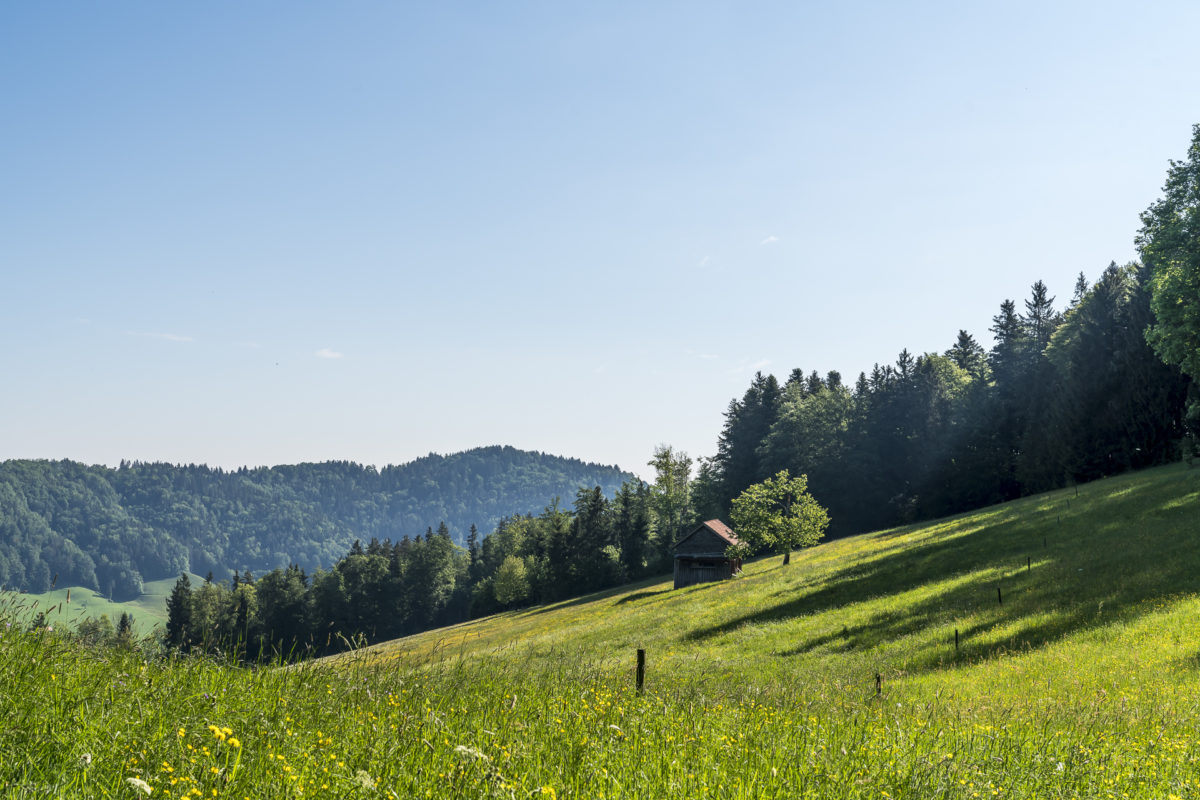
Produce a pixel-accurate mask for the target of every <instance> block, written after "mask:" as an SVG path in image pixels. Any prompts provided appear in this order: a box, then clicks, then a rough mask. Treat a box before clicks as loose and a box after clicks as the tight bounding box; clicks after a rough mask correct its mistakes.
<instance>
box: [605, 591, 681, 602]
mask: <svg viewBox="0 0 1200 800" xmlns="http://www.w3.org/2000/svg"><path fill="white" fill-rule="evenodd" d="M672 591H673V590H672V589H659V590H658V591H654V592H651V591H645V592H634V593H633V594H627V595H625V596H624V597H622V598H621V599H620V600H618V601H617V602H615V603H613V605H615V606H622V605H625V604H626V603H634V602H637V601H638V600H645V599H647V598H650V597H658V596H659V595H662V594H670V593H671V592H672Z"/></svg>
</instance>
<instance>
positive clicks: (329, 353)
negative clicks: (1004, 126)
mask: <svg viewBox="0 0 1200 800" xmlns="http://www.w3.org/2000/svg"><path fill="white" fill-rule="evenodd" d="M313 355H314V356H316V357H317V358H345V356H344V355H343V354H342V353H339V352H338V351H337V350H331V349H330V348H328V347H322V348H321V349H320V350H318V351H317V352H315V353H313Z"/></svg>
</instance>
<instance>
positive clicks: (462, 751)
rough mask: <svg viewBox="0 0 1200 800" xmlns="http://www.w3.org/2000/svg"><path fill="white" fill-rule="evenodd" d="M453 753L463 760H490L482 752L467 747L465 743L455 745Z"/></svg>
mask: <svg viewBox="0 0 1200 800" xmlns="http://www.w3.org/2000/svg"><path fill="white" fill-rule="evenodd" d="M454 755H456V756H458V758H459V760H461V761H465V762H471V761H491V759H490V758H488V757H487V756H486V755H484V754H483V753H482V752H480V751H478V750H476V749H475V748H474V747H467V746H466V745H465V744H460V745H458V746H457V747H455V748H454Z"/></svg>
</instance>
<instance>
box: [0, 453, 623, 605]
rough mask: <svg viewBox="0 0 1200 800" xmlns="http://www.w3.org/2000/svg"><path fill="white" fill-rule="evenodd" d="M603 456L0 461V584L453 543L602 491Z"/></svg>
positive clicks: (608, 475) (116, 580)
mask: <svg viewBox="0 0 1200 800" xmlns="http://www.w3.org/2000/svg"><path fill="white" fill-rule="evenodd" d="M630 477H632V476H631V475H629V474H628V473H624V472H622V471H621V470H620V469H618V468H617V467H615V466H612V467H606V466H601V465H599V464H590V463H585V462H583V461H580V460H578V459H574V458H562V457H559V456H551V455H546V454H544V453H534V452H529V451H525V450H517V449H516V448H513V447H481V448H477V449H474V450H467V451H465V452H462V453H455V454H453V455H448V456H441V455H435V454H431V455H428V456H425V457H424V458H419V459H417V460H415V461H412V462H410V463H408V464H401V465H398V466H387V467H384V468H383V469H379V470H377V469H376V468H375V467H364V466H362V465H360V464H355V463H352V462H348V461H329V462H324V463H320V464H295V465H287V466H277V467H269V468H268V467H259V468H256V469H248V468H242V469H239V470H233V471H227V470H222V469H219V468H211V467H207V466H204V465H194V464H189V465H186V466H184V465H173V464H162V463H141V462H122V464H121V466H120V467H118V468H116V469H113V468H110V467H104V466H88V465H85V464H80V463H77V462H74V461H5V462H3V463H0V585H4V586H6V587H9V588H18V589H25V590H28V591H34V592H40V591H45V590H46V589H48V588H49V587H50V585H51V582H52V581H53V580H54V577H55V576H56V575H57V585H59V586H65V585H78V586H87V587H89V588H93V589H96V590H98V591H99V592H101V593H102V594H106V595H112V596H114V597H115V598H117V599H122V598H127V597H132V596H135V595H137V594H138V593H139V592H140V590H141V585H142V581H143V580H157V579H161V578H164V577H168V576H171V575H177V574H178V573H179V572H180V571H181V570H185V569H187V570H191V571H192V572H195V573H199V574H204V573H206V572H209V571H212V572H213V573H214V574H216V575H217V576H219V577H224V576H226V575H228V574H230V573H231V572H232V571H233V570H246V569H250V570H253V571H255V572H261V571H265V570H270V569H274V568H275V567H280V566H286V565H288V564H290V563H297V564H299V565H300V566H302V567H304V568H305V569H310V570H311V569H314V568H316V567H318V566H321V565H324V566H329V565H331V564H333V562H335V561H336V560H337V559H338V558H340V557H341V556H343V555H345V553H346V551H347V549H348V548H349V547H350V545H351V544H352V543H353V542H354V540H355V539H360V540H362V541H364V542H366V541H369V540H370V539H371V538H373V537H374V538H378V539H386V538H390V539H393V540H399V539H401V538H403V537H405V536H419V535H422V534H423V533H424V532H425V530H426V529H427V528H430V527H436V526H437V525H438V524H439V523H441V522H445V523H446V524H447V525H448V526H449V528H450V531H451V535H452V536H453V537H454V539H455V540H456V541H457V542H460V543H462V542H463V541H464V540H465V538H466V534H467V531H468V530H469V528H470V526H471V525H476V526H478V529H479V532H480V535H481V536H483V535H485V534H486V533H488V532H490V531H491V530H492V529H493V527H494V526H495V524H496V522H497V521H498V520H499V519H500V518H501V517H504V516H509V515H512V514H524V513H535V512H538V511H540V510H541V509H542V508H543V507H545V506H546V505H547V504H548V503H550V502H552V501H553V500H554V498H555V497H560V498H561V499H562V501H563V503H564V505H569V503H570V502H571V500H573V498H574V495H575V492H576V490H577V489H578V488H579V487H588V488H591V487H595V486H599V487H601V488H602V489H603V490H604V492H605V494H608V495H611V494H612V493H613V492H614V491H615V490H616V489H617V487H619V486H620V485H621V483H622V482H623V481H624V480H625V479H627V478H630Z"/></svg>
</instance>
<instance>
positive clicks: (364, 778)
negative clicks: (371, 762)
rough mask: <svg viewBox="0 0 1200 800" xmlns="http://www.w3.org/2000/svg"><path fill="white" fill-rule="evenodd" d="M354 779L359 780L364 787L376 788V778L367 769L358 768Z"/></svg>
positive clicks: (359, 783)
mask: <svg viewBox="0 0 1200 800" xmlns="http://www.w3.org/2000/svg"><path fill="white" fill-rule="evenodd" d="M354 780H356V781H358V785H359V786H361V787H363V788H364V789H374V788H375V779H374V778H372V777H371V776H370V775H368V774H367V773H366V771H365V770H361V769H360V770H358V771H357V772H355V773H354Z"/></svg>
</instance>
